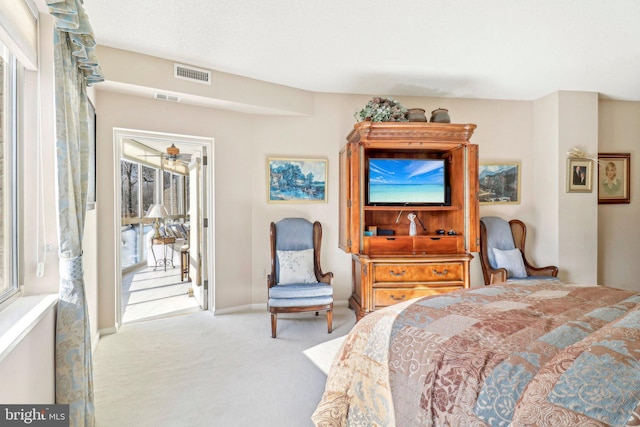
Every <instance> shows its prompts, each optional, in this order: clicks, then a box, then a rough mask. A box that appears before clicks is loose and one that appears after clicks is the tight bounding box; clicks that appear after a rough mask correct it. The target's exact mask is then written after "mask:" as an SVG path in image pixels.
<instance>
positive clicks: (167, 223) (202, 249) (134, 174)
mask: <svg viewBox="0 0 640 427" xmlns="http://www.w3.org/2000/svg"><path fill="white" fill-rule="evenodd" d="M114 147H115V150H114V157H115V160H116V161H115V162H114V163H115V165H116V167H115V168H116V170H115V174H114V176H115V184H116V185H115V187H116V192H115V194H116V197H115V203H114V206H115V210H116V215H115V218H116V230H119V233H116V236H115V243H116V244H115V245H114V246H115V252H116V253H115V259H116V266H117V269H118V270H117V271H120V272H121V273H122V274H118V275H116V282H117V283H116V290H115V292H116V298H115V300H116V319H117V325H118V326H119V325H122V324H123V323H128V322H132V321H138V320H147V319H150V318H157V317H165V316H169V315H176V314H181V313H185V312H192V311H197V310H202V309H204V310H208V309H210V308H211V307H213V306H214V304H213V303H214V302H213V295H214V293H213V292H211V291H210V287H212V286H213V281H212V280H210V278H212V277H214V274H213V271H212V269H213V266H214V264H213V262H211V260H212V259H213V244H212V242H214V227H213V224H214V221H213V203H212V201H213V200H214V199H213V188H214V187H213V171H212V170H211V169H210V166H209V165H211V164H212V162H211V153H213V139H212V138H202V137H195V136H188V135H177V134H166V133H158V132H150V131H140V130H130V129H119V128H116V129H114Z"/></svg>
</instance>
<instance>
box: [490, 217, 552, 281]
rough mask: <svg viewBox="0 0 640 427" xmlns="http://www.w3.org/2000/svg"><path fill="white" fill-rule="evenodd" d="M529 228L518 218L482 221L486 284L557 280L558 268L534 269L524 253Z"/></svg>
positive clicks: (492, 218) (491, 218) (496, 218)
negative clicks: (521, 280) (512, 280)
mask: <svg viewBox="0 0 640 427" xmlns="http://www.w3.org/2000/svg"><path fill="white" fill-rule="evenodd" d="M526 237H527V227H526V226H525V225H524V223H523V222H522V221H520V220H517V219H512V220H511V221H509V222H507V221H505V220H504V219H502V218H498V217H495V216H488V217H483V218H480V265H481V266H482V274H483V276H484V284H485V285H493V284H495V283H502V282H507V281H508V280H509V279H526V278H531V279H545V278H546V279H555V278H556V276H557V275H558V267H556V266H553V265H550V266H547V267H534V266H533V265H531V264H530V263H529V262H528V261H527V257H526V256H525V254H524V245H525V238H526Z"/></svg>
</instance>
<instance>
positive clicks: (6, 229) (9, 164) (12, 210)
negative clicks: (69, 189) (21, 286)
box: [0, 43, 19, 302]
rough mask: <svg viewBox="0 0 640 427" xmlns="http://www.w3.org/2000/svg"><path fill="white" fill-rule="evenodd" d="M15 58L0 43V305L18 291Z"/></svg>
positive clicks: (16, 81) (16, 65) (16, 69)
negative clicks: (0, 206)
mask: <svg viewBox="0 0 640 427" xmlns="http://www.w3.org/2000/svg"><path fill="white" fill-rule="evenodd" d="M18 74H19V66H18V62H17V60H16V58H15V56H14V55H13V54H12V53H11V51H10V50H9V49H8V48H7V47H6V46H5V45H4V44H2V43H0V79H1V81H0V129H1V132H0V155H1V156H2V158H1V159H0V180H1V183H0V204H1V205H2V209H1V210H0V227H1V229H2V231H1V232H0V302H3V301H5V300H6V299H8V298H9V297H10V296H11V295H13V294H15V293H16V292H17V291H18V277H17V272H18V268H17V261H18V260H17V255H16V254H17V252H18V251H17V248H18V215H17V194H18V191H17V183H18V179H17V176H18V168H17V165H18V162H17V147H18V137H19V135H18V122H19V121H18V119H19V117H18V101H19V99H18V98H19V93H18V78H19V76H18Z"/></svg>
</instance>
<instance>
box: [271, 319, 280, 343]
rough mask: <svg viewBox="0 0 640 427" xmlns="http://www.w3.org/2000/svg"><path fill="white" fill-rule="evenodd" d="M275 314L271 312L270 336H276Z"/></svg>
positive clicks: (276, 320)
mask: <svg viewBox="0 0 640 427" xmlns="http://www.w3.org/2000/svg"><path fill="white" fill-rule="evenodd" d="M276 316H277V314H275V313H271V338H275V337H276V324H277V322H278V319H277V317H276Z"/></svg>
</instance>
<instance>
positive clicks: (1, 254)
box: [0, 44, 11, 294]
mask: <svg viewBox="0 0 640 427" xmlns="http://www.w3.org/2000/svg"><path fill="white" fill-rule="evenodd" d="M7 54H8V52H7V49H6V48H5V46H3V45H2V44H0V56H1V58H0V79H2V81H1V82H0V91H2V93H0V105H1V107H0V108H1V111H0V126H2V132H1V133H0V145H1V147H2V150H1V152H2V159H3V160H2V161H1V162H0V177H1V179H2V181H1V182H2V185H0V203H2V210H1V211H0V225H1V226H2V228H1V229H2V230H3V232H2V233H0V294H3V293H4V292H6V291H7V290H8V289H9V283H10V280H9V277H7V272H8V271H9V269H8V268H7V267H8V265H7V264H6V262H5V254H8V253H10V252H11V247H7V243H8V242H7V240H6V239H5V236H7V235H8V234H7V231H9V232H10V230H11V228H10V227H9V225H10V224H8V223H7V222H8V221H7V219H8V218H7V215H6V212H7V209H6V208H7V207H9V206H10V205H7V202H8V200H7V199H8V197H7V196H8V194H7V192H6V191H5V189H6V188H9V187H8V186H7V184H9V176H10V175H9V173H8V172H9V171H8V170H7V164H6V162H5V161H4V159H6V158H7V156H6V152H7V146H8V144H7V142H9V141H10V138H11V134H10V133H9V129H10V128H11V126H9V125H10V123H9V122H8V117H7V114H6V112H7V111H8V110H7V108H8V107H9V108H10V100H11V97H10V96H6V95H7V94H8V93H10V92H9V91H8V90H7V89H8V88H7V86H8V83H9V79H8V75H7V72H8V67H7V65H8V64H7V61H6V58H7Z"/></svg>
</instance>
